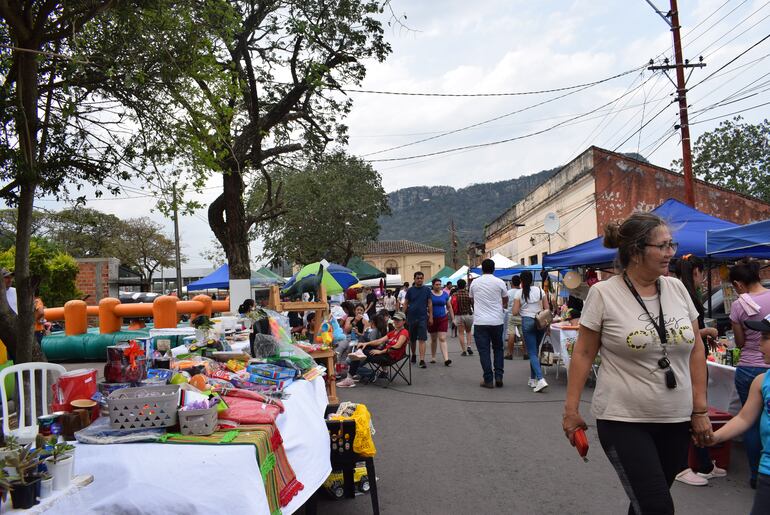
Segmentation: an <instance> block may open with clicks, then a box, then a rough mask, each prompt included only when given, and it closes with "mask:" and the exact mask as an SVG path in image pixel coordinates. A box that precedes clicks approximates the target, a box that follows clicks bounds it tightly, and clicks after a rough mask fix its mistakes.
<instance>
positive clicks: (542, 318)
mask: <svg viewBox="0 0 770 515" xmlns="http://www.w3.org/2000/svg"><path fill="white" fill-rule="evenodd" d="M540 292H541V295H545V292H544V291H543V290H540ZM546 299H548V307H549V308H550V307H551V298H550V296H548V295H546ZM551 322H553V313H552V312H551V310H550V309H542V310H540V311H538V312H537V315H535V326H537V328H538V329H540V330H541V331H542V330H543V329H546V328H547V327H548V326H550V325H551Z"/></svg>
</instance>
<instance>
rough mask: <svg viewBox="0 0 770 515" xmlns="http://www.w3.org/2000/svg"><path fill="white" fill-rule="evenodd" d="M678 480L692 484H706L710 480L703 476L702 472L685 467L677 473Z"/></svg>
mask: <svg viewBox="0 0 770 515" xmlns="http://www.w3.org/2000/svg"><path fill="white" fill-rule="evenodd" d="M674 479H676V480H677V481H679V482H680V483H684V484H686V485H692V486H706V485H708V484H709V480H708V479H706V478H705V477H701V476H700V474H696V473H695V472H693V471H692V469H684V470H683V471H681V472H680V473H679V474H677V475H676V478H674Z"/></svg>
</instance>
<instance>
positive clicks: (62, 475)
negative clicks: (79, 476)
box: [45, 456, 75, 490]
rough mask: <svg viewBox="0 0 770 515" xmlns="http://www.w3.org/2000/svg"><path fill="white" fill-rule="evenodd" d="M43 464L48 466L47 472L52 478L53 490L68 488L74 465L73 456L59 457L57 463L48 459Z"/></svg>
mask: <svg viewBox="0 0 770 515" xmlns="http://www.w3.org/2000/svg"><path fill="white" fill-rule="evenodd" d="M45 462H46V465H47V466H48V472H49V473H50V474H51V476H52V477H53V489H54V490H63V489H65V488H67V487H68V486H70V483H71V482H72V469H73V467H74V465H75V458H74V456H63V457H60V458H59V461H54V460H53V458H48V459H47V460H45Z"/></svg>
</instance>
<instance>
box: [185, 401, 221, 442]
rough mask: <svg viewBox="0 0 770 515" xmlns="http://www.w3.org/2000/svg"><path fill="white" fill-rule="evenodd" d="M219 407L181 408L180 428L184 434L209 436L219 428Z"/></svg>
mask: <svg viewBox="0 0 770 515" xmlns="http://www.w3.org/2000/svg"><path fill="white" fill-rule="evenodd" d="M217 415H218V413H217V407H216V406H213V407H211V408H208V409H191V410H179V430H180V432H181V433H182V434H183V435H199V436H207V435H210V434H211V433H213V432H214V431H216V430H217V424H218V421H217Z"/></svg>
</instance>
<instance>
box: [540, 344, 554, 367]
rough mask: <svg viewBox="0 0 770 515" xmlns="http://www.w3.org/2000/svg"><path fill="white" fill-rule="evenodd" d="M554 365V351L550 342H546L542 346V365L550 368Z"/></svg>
mask: <svg viewBox="0 0 770 515" xmlns="http://www.w3.org/2000/svg"><path fill="white" fill-rule="evenodd" d="M553 363H554V350H553V345H551V342H550V341H547V342H544V343H543V345H541V346H540V364H541V365H544V366H547V367H550V366H553Z"/></svg>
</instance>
